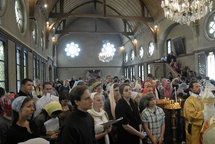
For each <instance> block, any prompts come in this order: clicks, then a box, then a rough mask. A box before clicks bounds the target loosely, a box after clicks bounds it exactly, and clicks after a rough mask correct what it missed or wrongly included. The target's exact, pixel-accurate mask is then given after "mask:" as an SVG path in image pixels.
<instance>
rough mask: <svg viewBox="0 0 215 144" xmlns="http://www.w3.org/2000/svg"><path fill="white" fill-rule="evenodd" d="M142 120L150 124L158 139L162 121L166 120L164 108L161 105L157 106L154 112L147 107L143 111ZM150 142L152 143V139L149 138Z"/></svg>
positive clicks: (155, 137) (145, 123)
mask: <svg viewBox="0 0 215 144" xmlns="http://www.w3.org/2000/svg"><path fill="white" fill-rule="evenodd" d="M141 120H142V121H143V123H144V125H148V128H149V130H150V132H151V133H152V136H153V137H154V139H155V140H156V141H157V139H158V138H159V137H160V134H161V127H162V123H163V122H164V121H165V113H164V111H163V109H161V108H160V107H157V106H156V107H155V112H153V111H152V110H151V109H149V108H145V109H144V110H143V111H142V113H141ZM148 143H149V144H150V143H152V141H151V140H150V139H148Z"/></svg>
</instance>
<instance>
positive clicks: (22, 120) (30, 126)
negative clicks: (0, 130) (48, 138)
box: [6, 96, 39, 144]
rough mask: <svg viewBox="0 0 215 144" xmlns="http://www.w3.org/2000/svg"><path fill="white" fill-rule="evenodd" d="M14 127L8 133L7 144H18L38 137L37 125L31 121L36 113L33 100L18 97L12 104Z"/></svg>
mask: <svg viewBox="0 0 215 144" xmlns="http://www.w3.org/2000/svg"><path fill="white" fill-rule="evenodd" d="M12 110H13V115H12V126H11V128H10V129H9V130H8V132H7V140H6V144H17V143H19V142H24V141H27V140H29V139H32V138H36V137H38V136H39V135H38V131H37V127H36V124H35V123H34V122H33V121H31V120H29V119H30V118H31V117H32V114H33V113H34V104H33V100H32V99H31V98H29V97H26V96H19V97H17V98H16V99H15V100H14V101H13V103H12Z"/></svg>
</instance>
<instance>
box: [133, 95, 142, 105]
mask: <svg viewBox="0 0 215 144" xmlns="http://www.w3.org/2000/svg"><path fill="white" fill-rule="evenodd" d="M142 97H143V93H137V95H136V96H135V97H134V100H135V102H136V103H137V104H138V105H139V104H140V99H141V98H142Z"/></svg>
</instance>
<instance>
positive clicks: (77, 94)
mask: <svg viewBox="0 0 215 144" xmlns="http://www.w3.org/2000/svg"><path fill="white" fill-rule="evenodd" d="M70 98H71V102H72V104H73V105H74V107H75V108H77V109H79V110H81V111H84V112H86V111H87V110H88V109H91V107H92V102H93V101H92V99H91V97H90V92H89V90H88V88H87V86H77V87H75V88H73V89H72V91H71V92H70Z"/></svg>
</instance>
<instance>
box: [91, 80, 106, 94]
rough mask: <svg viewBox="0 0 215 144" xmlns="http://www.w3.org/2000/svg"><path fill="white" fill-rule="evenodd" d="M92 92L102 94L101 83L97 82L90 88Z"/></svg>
mask: <svg viewBox="0 0 215 144" xmlns="http://www.w3.org/2000/svg"><path fill="white" fill-rule="evenodd" d="M90 92H91V93H92V92H98V93H102V92H103V88H102V84H101V82H95V83H93V84H92V85H91V86H90Z"/></svg>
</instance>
